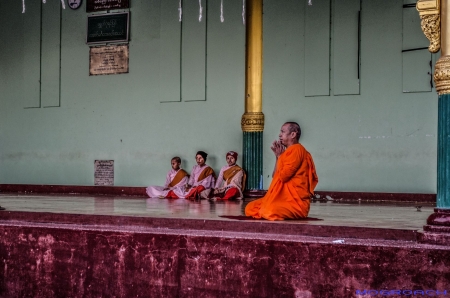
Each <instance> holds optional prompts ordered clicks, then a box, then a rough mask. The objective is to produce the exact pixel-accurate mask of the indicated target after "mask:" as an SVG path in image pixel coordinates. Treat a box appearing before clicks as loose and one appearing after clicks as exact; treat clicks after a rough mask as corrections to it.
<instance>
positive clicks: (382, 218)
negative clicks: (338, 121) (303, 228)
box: [0, 194, 434, 230]
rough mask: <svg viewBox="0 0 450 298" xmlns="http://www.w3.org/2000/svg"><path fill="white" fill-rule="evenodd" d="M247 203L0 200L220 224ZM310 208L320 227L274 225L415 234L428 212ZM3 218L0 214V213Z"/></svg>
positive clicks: (20, 206)
mask: <svg viewBox="0 0 450 298" xmlns="http://www.w3.org/2000/svg"><path fill="white" fill-rule="evenodd" d="M247 202H248V201H245V202H242V201H230V202H209V201H200V202H191V201H186V200H164V199H155V198H152V199H150V198H137V197H89V196H75V195H16V194H0V206H2V207H5V208H6V210H7V211H23V212H51V213H67V214H96V215H121V216H123V215H125V216H136V217H156V218H194V219H209V220H216V219H220V220H233V219H224V218H222V217H220V216H221V215H230V216H239V215H243V214H244V213H243V211H244V208H245V205H246V203H247ZM417 205H418V204H415V203H398V204H395V203H384V204H383V203H378V204H375V203H364V202H361V203H356V204H350V203H338V202H333V201H328V202H327V203H321V202H313V203H311V210H310V214H309V216H310V217H314V218H320V219H323V220H321V221H285V222H276V224H286V223H289V224H309V225H328V226H350V227H372V228H388V229H407V230H409V229H411V230H420V229H422V227H423V226H424V225H425V224H426V219H427V217H428V216H429V215H430V214H431V213H432V212H433V208H434V207H433V206H432V205H430V204H427V203H420V205H422V207H421V208H420V211H417V208H416V206H417ZM0 212H4V211H0Z"/></svg>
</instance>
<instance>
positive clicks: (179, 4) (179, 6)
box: [178, 0, 183, 22]
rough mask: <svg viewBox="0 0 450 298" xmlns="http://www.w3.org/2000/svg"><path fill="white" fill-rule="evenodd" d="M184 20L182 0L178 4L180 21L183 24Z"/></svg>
mask: <svg viewBox="0 0 450 298" xmlns="http://www.w3.org/2000/svg"><path fill="white" fill-rule="evenodd" d="M182 19H183V7H182V6H181V0H180V2H179V3H178V21H179V22H181V20H182Z"/></svg>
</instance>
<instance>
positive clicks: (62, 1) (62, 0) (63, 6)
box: [61, 0, 66, 9]
mask: <svg viewBox="0 0 450 298" xmlns="http://www.w3.org/2000/svg"><path fill="white" fill-rule="evenodd" d="M61 4H62V8H63V9H66V5H65V4H64V0H61Z"/></svg>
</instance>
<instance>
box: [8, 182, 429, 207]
mask: <svg viewBox="0 0 450 298" xmlns="http://www.w3.org/2000/svg"><path fill="white" fill-rule="evenodd" d="M0 193H20V194H23V193H26V194H33V193H36V194H44V193H45V194H83V195H111V196H142V197H146V196H147V194H146V192H145V187H133V186H83V185H33V184H0ZM245 194H246V198H258V197H262V196H263V195H264V194H265V191H263V190H260V191H256V192H255V191H250V192H248V193H247V192H246V193H245ZM247 194H248V196H247ZM315 195H316V198H317V199H318V200H322V199H323V200H325V199H333V200H334V201H390V202H430V203H435V202H436V194H421V193H374V192H337V191H317V192H315Z"/></svg>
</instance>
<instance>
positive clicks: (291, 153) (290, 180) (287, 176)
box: [245, 144, 319, 220]
mask: <svg viewBox="0 0 450 298" xmlns="http://www.w3.org/2000/svg"><path fill="white" fill-rule="evenodd" d="M318 182H319V179H318V177H317V174H316V169H315V167H314V162H313V160H312V157H311V154H309V152H308V151H306V149H305V148H304V147H303V146H302V145H301V144H294V145H291V146H289V147H288V148H287V149H286V151H285V152H283V153H282V154H281V155H280V156H279V158H278V162H277V168H276V171H275V174H274V176H273V179H272V183H271V184H270V187H269V190H268V191H267V194H266V195H265V196H264V197H263V198H261V199H258V200H255V201H253V202H250V203H248V205H247V207H245V215H247V216H253V217H254V218H265V219H268V220H284V219H295V218H305V217H307V216H308V213H309V205H310V201H309V199H310V197H311V196H312V195H313V194H314V188H315V187H316V185H317V183H318Z"/></svg>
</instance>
